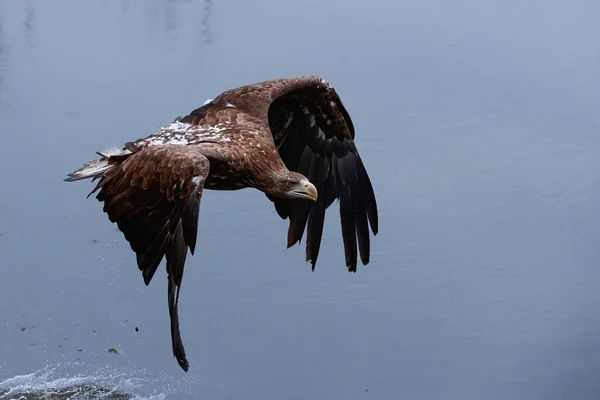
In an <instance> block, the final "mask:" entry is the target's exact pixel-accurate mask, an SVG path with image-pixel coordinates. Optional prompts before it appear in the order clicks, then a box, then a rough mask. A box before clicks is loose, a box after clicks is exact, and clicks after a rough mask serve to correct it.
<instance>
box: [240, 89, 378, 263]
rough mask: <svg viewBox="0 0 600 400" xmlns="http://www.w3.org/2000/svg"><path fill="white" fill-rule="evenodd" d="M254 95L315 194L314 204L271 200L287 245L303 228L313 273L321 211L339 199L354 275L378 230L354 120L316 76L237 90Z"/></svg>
mask: <svg viewBox="0 0 600 400" xmlns="http://www.w3.org/2000/svg"><path fill="white" fill-rule="evenodd" d="M252 93H256V96H257V97H260V98H263V99H268V100H269V102H268V105H267V107H268V108H267V118H268V122H269V126H270V129H271V132H272V134H273V138H274V141H275V145H276V146H277V149H278V152H279V155H280V157H281V158H282V160H283V162H284V163H285V164H286V166H287V167H288V169H289V170H291V171H297V172H299V173H301V174H303V175H304V176H306V177H308V178H309V180H310V181H311V182H312V183H313V184H314V185H315V186H316V188H317V190H318V192H319V198H318V200H317V201H316V202H314V203H311V202H310V201H308V200H282V199H275V198H270V199H271V200H272V201H273V202H274V203H275V207H276V210H277V212H278V213H279V215H280V216H281V217H282V218H289V219H290V225H289V229H288V247H290V246H292V245H294V244H295V243H297V242H299V241H300V239H301V238H302V236H303V234H304V231H305V229H306V230H307V238H306V260H307V261H310V262H311V264H312V267H313V269H314V266H315V264H316V262H317V258H318V255H319V248H320V245H321V237H322V234H323V223H324V219H325V210H326V209H327V208H328V207H329V206H330V205H331V204H332V203H333V201H334V200H335V199H339V203H340V217H341V224H342V237H343V242H344V252H345V257H346V266H347V267H348V270H349V271H353V272H354V271H356V265H357V252H360V258H361V261H362V263H363V264H364V265H366V264H368V262H369V255H370V238H369V224H370V226H371V230H372V232H373V234H377V230H378V216H377V203H376V200H375V194H374V193H373V187H372V185H371V181H370V179H369V176H368V174H367V171H366V169H365V167H364V165H363V163H362V161H361V159H360V156H359V154H358V150H357V149H356V145H355V144H354V126H353V124H352V120H351V119H350V115H349V114H348V112H347V111H346V109H345V107H344V105H343V104H342V101H341V100H340V98H339V96H338V95H337V93H336V92H335V90H334V89H333V88H332V87H331V86H329V84H328V83H327V82H326V81H324V80H323V79H321V78H319V77H298V78H291V79H282V80H274V81H267V82H263V83H260V84H257V85H256V86H255V87H254V88H253V89H245V90H244V91H241V93H240V94H238V96H239V97H240V99H239V100H244V99H243V96H244V95H246V96H248V94H252ZM231 94H232V95H235V94H236V92H232V93H231ZM249 99H250V98H248V100H247V101H249ZM236 100H237V99H236ZM232 101H233V100H232ZM234 104H235V103H234ZM257 111H260V110H257ZM259 115H260V112H259ZM357 242H358V246H357ZM357 247H358V249H357Z"/></svg>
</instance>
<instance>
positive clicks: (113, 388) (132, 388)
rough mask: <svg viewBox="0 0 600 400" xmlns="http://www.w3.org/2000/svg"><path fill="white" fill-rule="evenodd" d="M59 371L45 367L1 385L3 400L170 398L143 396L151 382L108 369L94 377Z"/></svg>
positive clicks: (160, 395) (139, 399)
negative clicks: (142, 393) (66, 374)
mask: <svg viewBox="0 0 600 400" xmlns="http://www.w3.org/2000/svg"><path fill="white" fill-rule="evenodd" d="M57 369H58V368H53V367H46V368H44V369H42V370H39V371H36V372H33V373H31V374H26V375H17V376H14V377H12V378H8V379H6V380H4V381H2V382H0V399H19V398H34V397H35V398H54V397H57V398H65V399H78V398H112V397H124V398H129V399H135V400H163V399H165V398H166V396H167V394H165V393H158V394H149V395H147V396H142V395H140V394H139V389H140V388H141V386H142V384H147V383H148V382H151V380H149V379H146V380H144V379H141V378H138V377H135V376H132V375H130V374H129V373H127V374H125V373H118V372H115V371H114V369H112V368H110V369H109V368H105V369H102V370H99V371H96V372H95V373H93V374H90V375H85V374H77V375H74V376H60V374H59V372H58V371H57Z"/></svg>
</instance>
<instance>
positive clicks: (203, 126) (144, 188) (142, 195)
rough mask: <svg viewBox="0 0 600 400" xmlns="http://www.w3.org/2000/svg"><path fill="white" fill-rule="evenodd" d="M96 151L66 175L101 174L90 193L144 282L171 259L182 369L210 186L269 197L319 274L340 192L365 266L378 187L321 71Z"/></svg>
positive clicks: (347, 232)
mask: <svg viewBox="0 0 600 400" xmlns="http://www.w3.org/2000/svg"><path fill="white" fill-rule="evenodd" d="M98 155H99V156H100V159H98V160H95V161H92V162H89V163H87V164H85V165H84V166H83V167H82V168H81V169H79V170H77V171H75V172H73V173H71V174H69V175H68V178H67V179H65V180H66V181H77V180H80V179H86V178H92V180H96V179H98V180H99V181H98V184H97V185H96V187H95V189H94V190H93V191H92V193H94V192H96V191H98V194H97V199H98V200H99V201H101V202H104V211H105V212H106V213H107V214H108V218H109V219H110V221H111V222H116V223H117V225H118V227H119V229H120V230H121V232H123V234H124V236H125V239H127V241H129V243H130V245H131V249H132V250H133V251H134V252H135V253H136V256H137V264H138V267H139V269H140V270H141V271H142V275H143V277H144V282H145V283H146V285H148V284H149V283H150V280H151V279H152V276H154V273H155V272H156V269H157V268H158V265H159V264H160V262H161V261H162V259H163V257H165V256H166V259H167V274H168V298H169V314H170V317H171V339H172V344H173V354H174V356H175V358H176V359H177V362H178V363H179V365H180V366H181V368H183V369H184V370H185V371H187V370H188V368H189V364H188V361H187V359H186V355H185V350H184V348H183V343H182V341H181V335H180V332H179V318H178V311H177V302H178V299H179V289H180V285H181V278H182V276H183V268H184V264H185V259H186V255H187V251H188V248H189V250H190V252H191V253H192V254H193V253H194V248H195V246H196V235H197V228H198V213H199V208H200V199H201V198H202V193H203V190H204V189H214V190H237V189H242V188H248V187H251V188H256V189H258V190H260V191H262V192H264V193H265V194H266V195H267V197H268V198H269V199H270V200H271V201H272V202H273V203H274V204H275V209H276V211H277V213H278V214H279V215H280V216H281V218H284V219H285V218H289V220H290V224H289V229H288V237H287V244H288V247H290V246H292V245H294V244H295V243H297V242H299V241H300V239H301V238H302V236H303V234H304V231H305V230H306V260H307V261H310V262H311V264H312V268H313V269H314V267H315V264H316V262H317V257H318V255H319V247H320V245H321V236H322V233H323V221H324V218H325V210H326V209H327V207H329V206H330V205H331V204H332V203H333V201H334V200H335V199H338V200H339V206H340V217H341V225H342V238H343V243H344V252H345V258H346V266H347V268H348V270H349V271H356V265H357V256H358V255H360V259H361V262H362V263H363V264H367V263H368V262H369V253H370V243H369V240H370V238H369V225H370V227H371V231H372V232H373V234H374V235H375V234H377V225H378V223H377V219H378V217H377V204H376V202H375V194H374V193H373V187H372V186H371V182H370V180H369V176H368V175H367V171H366V170H365V167H364V165H363V163H362V161H361V159H360V156H359V155H358V151H357V149H356V145H355V144H354V127H353V125H352V121H351V119H350V115H349V114H348V112H347V111H346V109H345V108H344V106H343V104H342V101H341V100H340V98H339V96H338V95H337V93H336V91H335V90H334V89H333V88H332V87H331V86H330V85H329V83H328V82H327V81H325V80H324V79H322V78H320V77H295V78H287V79H277V80H271V81H265V82H260V83H255V84H251V85H247V86H242V87H240V88H237V89H232V90H229V91H226V92H224V93H222V94H221V95H219V96H217V97H216V98H215V99H214V100H212V101H210V102H208V103H206V104H205V105H204V106H202V107H200V108H198V109H196V110H194V111H192V112H191V113H190V114H189V115H187V116H185V117H183V118H177V119H176V120H175V121H174V122H173V123H171V124H170V125H169V126H167V127H164V128H161V129H160V132H157V133H154V134H152V135H150V136H148V137H146V138H144V139H139V140H137V141H135V142H129V143H126V144H125V146H124V147H123V148H122V149H112V150H107V151H105V152H100V153H98ZM92 193H90V195H91V194H92Z"/></svg>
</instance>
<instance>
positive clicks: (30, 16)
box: [23, 0, 35, 47]
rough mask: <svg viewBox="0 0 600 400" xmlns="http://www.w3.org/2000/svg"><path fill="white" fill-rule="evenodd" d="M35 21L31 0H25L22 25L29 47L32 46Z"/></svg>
mask: <svg viewBox="0 0 600 400" xmlns="http://www.w3.org/2000/svg"><path fill="white" fill-rule="evenodd" d="M34 22H35V9H34V7H33V3H32V0H26V2H25V22H24V23H23V26H24V28H25V43H27V45H28V46H29V47H33V43H34V38H33V36H34V28H33V25H34Z"/></svg>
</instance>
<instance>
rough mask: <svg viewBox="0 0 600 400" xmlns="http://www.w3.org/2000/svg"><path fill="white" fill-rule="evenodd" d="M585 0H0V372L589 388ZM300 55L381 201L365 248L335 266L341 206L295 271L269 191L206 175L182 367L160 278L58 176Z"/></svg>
mask: <svg viewBox="0 0 600 400" xmlns="http://www.w3.org/2000/svg"><path fill="white" fill-rule="evenodd" d="M599 12H600V5H598V4H597V3H595V2H590V1H583V0H581V1H574V2H569V3H568V4H567V3H565V2H559V1H545V2H528V3H525V4H524V3H522V2H517V1H508V2H503V3H499V2H492V1H477V2H475V1H466V0H460V1H455V2H451V3H450V2H445V1H441V0H439V1H433V0H432V1H425V2H417V1H407V2H395V1H391V0H375V1H369V2H359V1H352V2H348V1H342V0H334V1H329V2H321V1H316V0H306V1H299V2H294V3H293V4H288V3H285V5H284V4H283V3H282V2H278V1H275V0H266V1H260V2H256V1H255V2H242V1H219V2H216V1H209V0H206V1H183V0H179V1H177V0H152V1H147V2H142V1H131V0H129V1H127V0H123V1H120V2H119V1H113V2H108V1H96V2H75V1H52V2H43V1H21V2H8V1H4V2H1V3H0V135H1V136H0V138H1V139H2V142H1V143H2V144H0V155H1V156H0V182H1V186H0V254H2V257H1V260H0V268H1V271H2V277H3V278H2V279H1V280H0V338H1V343H2V346H1V347H0V393H6V392H9V393H10V394H7V395H4V397H12V396H14V397H18V391H17V390H15V388H18V387H20V388H22V389H23V390H22V391H23V392H29V393H42V394H43V393H49V391H51V390H53V389H48V387H52V385H51V384H54V385H55V386H56V385H58V387H59V389H60V388H61V387H62V388H63V391H64V392H66V391H67V390H68V389H69V388H72V387H78V388H81V387H84V388H87V387H90V385H91V386H94V385H96V386H98V387H100V388H102V390H104V389H106V390H113V391H112V392H110V393H115V394H116V393H121V394H124V395H125V396H129V397H142V398H146V397H151V396H158V397H165V396H167V397H173V398H176V397H185V398H205V399H230V398H245V399H306V398H316V399H338V398H340V399H341V398H345V399H367V398H370V399H375V398H377V399H391V398H407V399H442V398H443V399H448V398H452V399H454V398H456V399H481V398H488V399H507V398H510V399H564V398H576V399H593V398H598V396H599V395H600V385H599V384H598V379H597V377H598V374H599V373H600V358H599V357H598V354H600V343H599V341H598V339H597V338H598V334H599V331H600V316H599V313H598V312H597V310H598V307H599V306H600V304H599V303H600V302H599V301H598V286H599V285H600V269H599V268H598V260H599V259H600V246H599V245H598V243H599V238H600V214H599V212H598V209H599V204H600V178H599V175H598V173H597V171H599V170H600V157H598V154H599V150H600V136H599V135H598V126H599V124H600V117H599V115H600V114H599V113H598V108H599V106H600V92H598V90H597V88H598V86H599V84H600V73H599V72H598V71H600V69H599V68H598V67H599V66H600V51H599V50H598V46H597V38H598V37H599V36H600V26H599V25H598V24H597V21H596V19H597V18H596V17H597V15H598V13H599ZM313 74H315V75H321V76H323V77H325V78H326V79H328V80H329V81H330V82H331V84H332V85H333V86H335V87H336V89H337V90H338V93H340V95H341V96H342V99H343V101H344V103H345V104H346V107H347V108H348V110H349V112H350V113H351V115H352V116H353V120H354V124H355V127H356V131H357V138H356V141H357V146H358V148H359V150H360V152H361V156H362V158H363V161H364V162H365V164H366V166H367V169H368V171H369V173H370V176H371V178H372V181H373V185H374V187H375V190H376V194H377V200H378V203H379V208H380V221H381V222H380V234H379V235H378V236H377V237H376V239H375V240H373V241H372V257H371V260H372V262H371V264H370V265H369V266H367V267H364V268H360V269H359V272H358V273H356V274H348V273H346V272H345V268H344V259H343V247H342V242H341V233H340V228H339V217H338V214H337V208H336V207H332V208H331V209H330V211H329V212H328V215H327V223H326V227H325V232H324V239H323V246H322V250H321V254H320V258H319V263H318V264H317V269H316V271H315V272H311V271H310V268H309V265H307V264H305V263H304V261H303V260H304V257H303V256H304V250H303V248H301V247H295V248H292V249H289V250H286V249H285V243H286V229H287V224H286V223H285V222H283V221H281V220H280V219H279V217H278V216H277V214H276V213H275V211H274V209H273V207H272V204H271V203H270V202H269V201H268V200H267V199H266V198H265V197H264V195H262V194H261V193H259V192H257V191H252V190H244V191H240V192H236V193H220V192H208V193H207V194H206V195H205V196H204V198H203V202H202V207H201V214H200V230H199V236H198V247H197V255H196V256H194V257H191V258H188V262H187V268H186V272H185V278H184V283H183V286H182V292H181V302H180V314H181V324H182V336H183V340H184V343H185V344H186V350H187V353H188V358H189V361H190V363H191V369H190V372H189V373H188V374H185V373H183V372H182V371H181V370H180V369H179V367H178V365H177V363H176V362H175V360H174V359H173V357H172V356H171V347H170V337H169V323H168V312H167V301H166V282H165V280H164V279H161V278H158V279H155V281H153V283H152V284H151V285H150V286H149V287H145V286H144V284H143V281H142V278H141V276H140V273H139V271H138V270H137V268H136V266H135V257H134V255H133V254H132V253H131V251H130V249H129V245H128V244H127V243H126V242H125V240H124V239H123V238H122V235H121V234H120V233H119V232H118V231H117V229H116V227H115V226H114V225H112V224H110V223H109V222H108V221H107V219H106V216H105V215H104V214H103V213H102V211H101V205H100V204H98V203H97V202H95V201H94V200H92V199H90V200H87V201H86V200H85V196H86V195H87V193H88V192H89V191H90V190H91V188H92V185H91V184H87V183H78V184H67V183H64V182H62V179H63V178H64V176H65V174H66V173H67V172H70V171H72V170H73V169H75V168H78V167H79V166H80V165H81V164H82V163H83V162H85V161H88V160H89V159H91V158H93V157H94V151H97V150H101V149H103V148H106V147H108V146H111V145H121V144H122V143H124V142H126V141H129V140H133V139H137V138H139V137H143V136H146V135H148V134H150V133H152V132H155V131H156V130H157V129H158V127H159V126H163V125H165V124H168V123H169V122H170V121H171V120H172V119H173V118H174V117H176V116H178V115H183V114H185V113H187V112H189V111H190V110H192V109H194V108H196V107H197V106H199V105H201V104H202V103H203V102H204V100H205V99H206V98H211V97H214V96H215V95H217V94H218V93H220V92H221V91H223V90H226V89H229V88H232V87H236V86H239V85H243V84H246V83H250V82H255V81H260V80H263V79H272V78H277V77H284V76H293V75H313ZM161 270H162V268H161ZM162 271H163V272H161V273H162V276H163V277H164V276H165V273H164V270H162ZM157 276H160V275H157ZM136 327H137V328H138V331H136V330H135V328H136ZM109 349H115V350H116V352H117V353H116V354H115V352H111V351H109ZM57 382H58V383H57ZM61 385H62V386H61ZM65 388H66V389H65ZM85 393H88V394H90V392H85ZM103 393H108V392H103ZM92 394H93V392H92ZM96 394H101V393H96ZM2 396H3V395H0V398H2Z"/></svg>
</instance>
